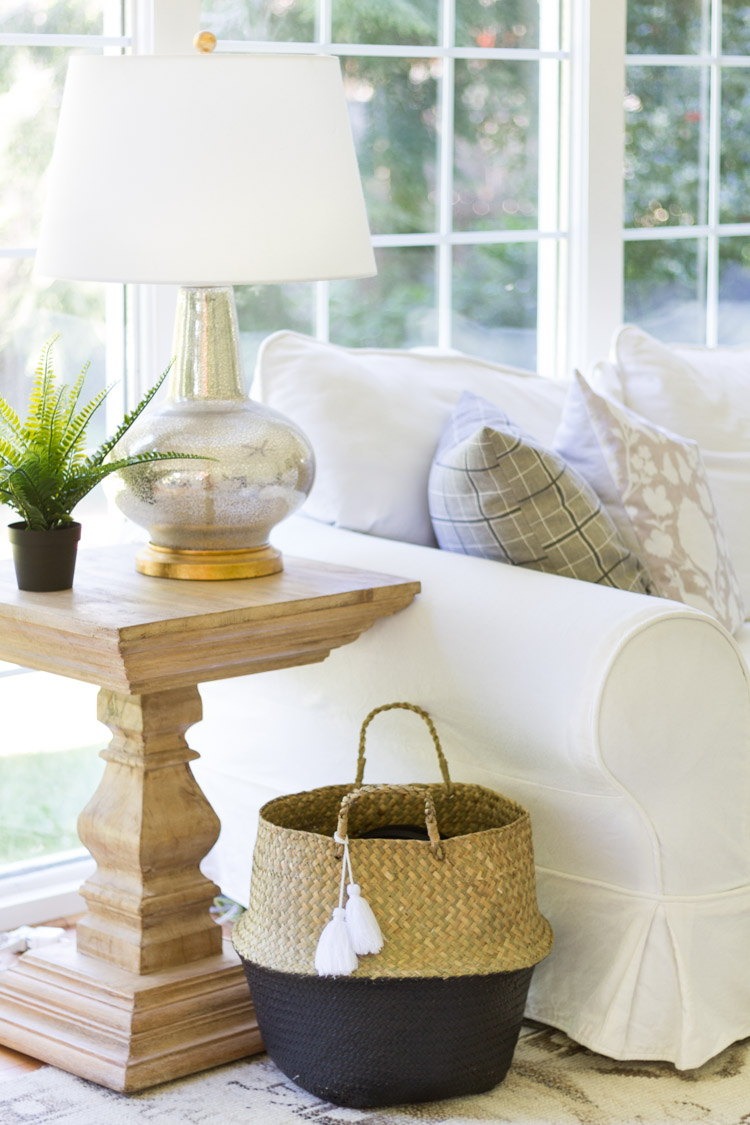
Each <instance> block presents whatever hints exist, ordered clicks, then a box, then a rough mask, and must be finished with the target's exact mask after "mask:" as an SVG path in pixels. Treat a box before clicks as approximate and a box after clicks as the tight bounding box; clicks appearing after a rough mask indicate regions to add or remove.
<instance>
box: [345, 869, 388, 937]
mask: <svg viewBox="0 0 750 1125" xmlns="http://www.w3.org/2000/svg"><path fill="white" fill-rule="evenodd" d="M346 890H347V894H348V895H349V900H348V902H347V904H346V928H347V929H348V931H349V936H350V938H351V943H352V948H353V949H354V952H355V953H359V954H365V953H380V950H381V949H382V948H383V935H382V933H381V932H380V926H379V925H378V920H377V918H376V917H375V915H374V914H373V912H372V907H371V906H370V904H369V902H368V901H367V899H364V898H362V891H361V889H360V886H359V883H350V884H349V885H348V887H347V888H346Z"/></svg>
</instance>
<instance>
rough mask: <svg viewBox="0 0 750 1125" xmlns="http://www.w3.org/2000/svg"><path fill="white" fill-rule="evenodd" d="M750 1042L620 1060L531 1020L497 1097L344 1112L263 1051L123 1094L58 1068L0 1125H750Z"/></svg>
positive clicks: (7, 1099)
mask: <svg viewBox="0 0 750 1125" xmlns="http://www.w3.org/2000/svg"><path fill="white" fill-rule="evenodd" d="M749 1059H750V1040H745V1041H744V1042H743V1043H738V1044H735V1045H734V1046H732V1047H729V1048H728V1049H727V1050H726V1051H724V1052H723V1053H722V1054H721V1055H719V1056H718V1057H717V1058H715V1059H712V1060H711V1062H709V1063H706V1065H705V1066H703V1067H701V1068H700V1069H698V1070H693V1071H677V1070H675V1069H674V1068H673V1067H672V1066H669V1065H667V1064H664V1063H617V1062H613V1061H612V1060H611V1059H605V1058H602V1056H601V1055H595V1054H593V1053H592V1052H591V1051H587V1050H586V1048H585V1047H579V1046H578V1045H577V1044H575V1043H572V1042H571V1041H570V1040H569V1039H568V1038H567V1037H566V1036H565V1035H563V1034H561V1033H560V1032H558V1031H553V1030H551V1029H550V1028H546V1027H540V1026H539V1025H534V1024H527V1025H525V1026H524V1029H523V1031H522V1033H521V1038H520V1040H519V1043H518V1047H517V1049H516V1054H515V1058H514V1061H513V1066H512V1067H511V1069H510V1071H509V1073H508V1076H507V1078H506V1079H505V1081H504V1082H503V1083H502V1084H501V1085H500V1086H498V1087H496V1089H495V1090H493V1091H492V1092H491V1093H489V1094H480V1095H477V1096H476V1097H471V1098H457V1099H455V1100H450V1101H443V1102H430V1103H424V1104H421V1105H410V1106H397V1107H394V1108H392V1109H376V1110H356V1109H341V1108H338V1107H336V1106H332V1105H330V1104H329V1103H326V1102H321V1101H319V1100H318V1099H317V1098H313V1097H312V1096H311V1095H310V1094H306V1093H305V1092H304V1091H303V1090H300V1089H299V1088H298V1087H297V1086H295V1085H294V1083H293V1082H290V1081H289V1079H287V1078H285V1077H284V1075H283V1074H282V1073H281V1071H279V1070H278V1069H277V1068H276V1067H275V1066H274V1065H273V1063H272V1062H270V1060H269V1059H268V1058H267V1057H266V1056H265V1055H261V1056H258V1057H257V1058H255V1059H251V1060H249V1061H247V1062H242V1063H234V1064H232V1065H230V1066H225V1067H220V1068H219V1069H218V1070H213V1071H208V1072H206V1073H205V1074H199V1075H196V1076H194V1077H193V1078H188V1079H183V1080H182V1081H180V1082H170V1083H168V1084H166V1085H164V1086H159V1087H156V1088H155V1089H153V1090H147V1091H145V1092H144V1093H142V1094H129V1095H126V1094H115V1093H113V1092H112V1091H111V1090H105V1089H103V1088H102V1087H99V1086H95V1085H93V1084H92V1083H90V1082H84V1081H83V1080H82V1079H80V1078H74V1077H73V1076H72V1075H69V1074H65V1073H64V1072H63V1071H60V1070H56V1069H55V1068H54V1067H44V1068H43V1069H41V1070H37V1071H33V1072H32V1073H30V1074H27V1075H25V1076H24V1077H23V1078H18V1079H14V1080H13V1081H11V1082H3V1083H0V1125H215V1123H216V1122H220V1123H221V1125H249V1123H252V1125H304V1123H309V1125H414V1123H420V1122H421V1123H422V1125H472V1123H473V1122H481V1123H484V1125H506V1123H507V1125H671V1123H672V1122H687V1123H689V1125H702V1123H703V1122H710V1125H750V1063H749V1061H748V1060H749Z"/></svg>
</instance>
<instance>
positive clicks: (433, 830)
mask: <svg viewBox="0 0 750 1125" xmlns="http://www.w3.org/2000/svg"><path fill="white" fill-rule="evenodd" d="M368 793H406V794H408V795H409V796H412V795H414V794H417V795H418V796H420V797H421V798H422V799H423V801H424V822H425V827H426V829H427V835H428V836H429V838H430V847H431V848H432V851H433V854H434V855H435V856H436V858H437V859H442V858H443V845H442V844H441V842H440V832H439V830H438V823H437V815H436V813H435V802H434V801H433V799H432V794H431V793H430V791H429V790H428V789H421V788H420V787H418V786H415V785H361V786H359V787H358V788H357V789H352V791H351V793H347V794H346V796H345V797H343V798H342V801H341V807H340V808H339V821H338V825H337V826H336V837H337V841H336V842H337V843H343V841H344V840H346V838H347V833H348V829H349V808H350V807H351V805H353V804H354V802H355V801H358V800H359V798H360V797H363V796H366V795H367V794H368Z"/></svg>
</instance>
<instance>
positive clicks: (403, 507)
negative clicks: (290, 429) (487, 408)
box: [253, 332, 566, 546]
mask: <svg viewBox="0 0 750 1125" xmlns="http://www.w3.org/2000/svg"><path fill="white" fill-rule="evenodd" d="M253 390H254V393H255V396H256V397H258V398H260V399H261V400H262V401H263V402H264V403H266V404H267V405H268V406H271V407H273V408H274V409H275V410H280V411H281V412H282V414H285V415H287V416H288V417H289V418H291V419H292V421H294V422H296V423H297V425H298V426H300V427H301V428H302V429H303V430H304V431H305V433H306V434H307V436H308V437H309V439H310V441H311V442H312V445H313V449H314V450H315V458H316V463H317V466H316V476H315V484H314V485H313V488H312V491H311V493H310V496H309V497H308V500H307V502H306V504H305V507H304V509H303V512H304V514H305V515H308V516H312V517H313V518H314V519H317V520H320V521H322V522H323V523H330V524H335V525H336V526H337V527H345V528H349V529H350V530H352V531H364V532H369V533H371V534H373V535H380V536H382V537H383V538H386V539H400V540H403V541H405V542H407V543H421V544H424V545H426V546H435V544H436V540H435V535H434V532H433V530H432V524H431V521H430V513H429V509H428V506H427V481H428V478H429V474H430V465H431V464H432V458H433V456H434V454H435V450H436V448H437V444H438V441H439V440H440V435H441V433H442V431H443V429H444V427H445V424H446V422H447V420H448V417H449V415H450V413H451V410H452V409H453V407H454V406H455V404H456V402H457V401H458V399H459V398H460V396H461V393H462V391H465V390H468V391H472V392H473V393H474V394H478V395H481V396H482V397H484V398H487V399H489V400H490V402H492V403H493V404H494V405H496V406H499V407H500V409H501V410H503V411H505V413H506V414H508V415H509V416H510V417H511V418H512V419H513V420H514V421H515V422H517V423H518V424H519V425H521V426H523V428H524V429H526V430H528V431H529V432H530V433H531V434H532V435H533V436H534V437H536V438H538V439H539V440H540V441H542V442H545V443H547V444H549V443H550V442H551V440H552V436H553V434H554V432H555V428H556V426H557V423H558V421H559V418H560V414H561V411H562V405H563V402H564V400H565V390H566V387H565V385H564V384H562V383H558V382H555V381H554V380H552V379H546V378H543V377H542V376H539V375H533V374H530V373H529V372H527V371H520V370H518V369H516V368H512V367H501V366H499V365H496V364H493V363H487V362H486V361H485V360H481V359H475V358H473V357H472V356H467V355H461V354H460V353H455V352H454V353H447V354H434V353H429V354H428V353H423V352H417V351H396V350H386V349H379V348H341V347H338V346H336V345H335V344H326V343H322V342H321V341H319V340H314V339H312V338H311V337H309V336H302V335H300V334H298V333H296V332H277V333H275V334H274V335H273V336H269V337H268V338H267V339H266V340H265V341H264V342H263V344H262V346H261V350H260V352H259V355H258V363H257V367H256V377H255V384H254V388H253Z"/></svg>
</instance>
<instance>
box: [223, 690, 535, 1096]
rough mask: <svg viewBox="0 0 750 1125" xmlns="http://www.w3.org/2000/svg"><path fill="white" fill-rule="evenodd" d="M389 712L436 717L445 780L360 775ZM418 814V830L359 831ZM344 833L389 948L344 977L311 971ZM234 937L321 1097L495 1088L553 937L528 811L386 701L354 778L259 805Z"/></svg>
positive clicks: (285, 1049) (267, 1038) (280, 1035)
mask: <svg viewBox="0 0 750 1125" xmlns="http://www.w3.org/2000/svg"><path fill="white" fill-rule="evenodd" d="M392 708H404V709H406V710H409V711H413V712H415V713H416V714H418V715H420V716H421V717H422V718H423V719H424V721H425V722H426V723H427V725H428V727H429V730H430V733H431V735H432V738H433V742H434V744H435V749H436V751H437V755H438V761H439V763H440V770H441V773H442V776H443V783H442V784H437V785H362V779H363V776H364V768H365V736H366V731H367V728H368V726H369V724H370V722H371V721H372V719H373V718H374V717H375V715H377V714H379V713H380V712H382V711H387V710H391V709H392ZM420 823H423V824H425V825H426V829H427V839H425V840H420V839H382V838H375V839H372V838H366V839H365V838H363V836H364V835H365V834H366V833H373V832H377V831H378V830H379V829H381V828H383V827H384V826H389V825H417V824H420ZM335 835H337V836H338V838H339V839H340V840H343V839H345V838H348V843H349V852H350V856H351V864H352V868H353V871H354V877H355V879H356V881H357V883H359V884H360V886H361V888H362V895H363V896H364V897H365V898H366V899H367V901H368V902H369V903H370V906H371V907H372V909H373V911H374V913H375V916H376V917H377V919H378V921H379V923H380V927H381V930H382V932H383V937H384V939H385V945H384V947H383V949H382V951H381V952H380V953H377V954H372V955H369V956H366V957H363V958H362V959H361V960H360V962H359V968H358V969H357V970H356V972H354V973H353V974H352V975H351V976H346V977H318V976H317V974H316V970H315V951H316V947H317V943H318V939H319V938H320V934H321V931H322V930H323V928H324V927H325V926H326V924H327V923H328V921H329V920H330V918H331V910H332V908H333V907H334V906H335V905H336V902H337V897H338V893H339V882H340V876H341V866H340V865H341V862H342V854H343V848H342V845H341V844H340V843H337V842H336V840H335V839H334V836H335ZM233 942H234V946H235V948H236V950H237V952H238V953H239V954H240V957H241V958H242V961H243V964H244V966H245V971H246V974H247V978H248V982H249V984H250V989H251V992H252V995H253V1002H254V1004H255V1008H256V1013H257V1016H258V1023H259V1026H260V1030H261V1034H262V1036H263V1039H264V1042H265V1045H266V1048H267V1050H268V1052H269V1054H270V1056H271V1058H273V1059H274V1061H275V1062H276V1063H277V1065H278V1066H279V1067H280V1068H281V1069H282V1070H283V1071H284V1072H285V1073H286V1074H288V1075H289V1076H290V1077H291V1078H293V1079H294V1081H296V1082H297V1083H298V1084H299V1085H301V1086H303V1087H304V1088H305V1089H307V1090H310V1091H311V1092H312V1093H314V1094H316V1095H317V1096H319V1097H323V1098H326V1099H328V1100H330V1101H333V1102H338V1103H339V1104H342V1105H351V1106H359V1107H362V1106H374V1105H386V1104H394V1103H397V1102H404V1101H421V1100H429V1099H433V1098H440V1097H454V1096H457V1095H459V1094H468V1093H479V1092H481V1091H483V1090H486V1089H489V1088H491V1087H492V1086H494V1085H495V1084H496V1083H497V1082H499V1081H501V1080H502V1078H503V1077H504V1075H505V1072H506V1071H507V1068H508V1066H509V1065H510V1061H511V1058H512V1055H513V1050H514V1048H515V1043H516V1040H517V1037H518V1032H519V1030H520V1024H521V1018H522V1016H523V1009H524V1005H525V1002H526V994H527V992H528V987H529V983H530V979H531V972H532V969H533V966H534V965H535V964H537V962H539V961H540V960H542V958H543V957H545V956H546V955H547V953H548V952H549V950H550V949H551V947H552V932H551V929H550V926H549V924H548V922H547V921H546V919H545V918H543V917H542V915H541V914H540V913H539V909H538V907H537V901H536V890H535V880H534V860H533V851H532V841H531V825H530V821H529V814H528V813H527V812H526V810H525V809H523V808H522V807H521V806H520V805H518V804H516V803H515V802H514V801H511V800H509V799H508V798H506V797H503V796H501V795H500V794H498V793H495V792H493V791H492V790H490V789H486V788H484V787H483V786H480V785H469V784H455V783H453V782H452V781H451V779H450V775H449V771H448V766H447V763H446V760H445V756H444V755H443V752H442V749H441V746H440V741H439V739H438V736H437V732H436V731H435V727H434V725H433V723H432V720H431V719H430V717H429V715H428V714H427V713H426V712H425V711H423V710H422V709H421V708H419V707H416V706H414V705H413V704H410V703H392V704H387V705H386V706H384V707H378V708H376V709H375V710H374V711H372V712H371V713H370V714H369V715H368V716H367V718H366V719H365V721H364V723H363V724H362V730H361V734H360V743H359V758H358V763H357V774H356V779H355V783H354V785H353V786H351V785H333V786H327V787H325V788H322V789H314V790H311V791H309V792H305V793H297V794H293V795H291V796H284V797H279V798H277V799H276V800H273V801H270V802H269V803H268V804H266V805H264V806H263V808H262V809H261V810H260V826H259V830H258V838H257V842H256V847H255V855H254V859H253V877H252V885H251V891H250V905H249V908H248V910H247V912H246V913H245V914H244V915H243V916H242V918H241V919H240V921H239V922H238V923H237V925H236V927H235V930H234V934H233ZM407 1037H408V1038H407ZM407 1044H408V1050H405V1049H404V1048H405V1046H406V1045H407Z"/></svg>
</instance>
